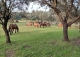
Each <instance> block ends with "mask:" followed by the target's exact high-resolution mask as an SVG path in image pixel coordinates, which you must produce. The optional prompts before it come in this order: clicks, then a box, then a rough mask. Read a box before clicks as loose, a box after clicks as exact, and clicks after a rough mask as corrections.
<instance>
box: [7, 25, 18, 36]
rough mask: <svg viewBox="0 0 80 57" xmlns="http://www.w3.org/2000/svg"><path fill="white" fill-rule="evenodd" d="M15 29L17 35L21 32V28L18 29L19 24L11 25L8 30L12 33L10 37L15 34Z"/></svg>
mask: <svg viewBox="0 0 80 57" xmlns="http://www.w3.org/2000/svg"><path fill="white" fill-rule="evenodd" d="M14 29H15V33H16V32H19V28H18V26H17V24H10V25H9V29H8V30H9V32H10V35H11V34H13V31H14Z"/></svg>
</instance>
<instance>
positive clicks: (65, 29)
mask: <svg viewBox="0 0 80 57" xmlns="http://www.w3.org/2000/svg"><path fill="white" fill-rule="evenodd" d="M63 37H64V41H69V39H68V25H67V22H64V23H63Z"/></svg>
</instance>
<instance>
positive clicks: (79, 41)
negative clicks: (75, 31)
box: [71, 36, 80, 46]
mask: <svg viewBox="0 0 80 57" xmlns="http://www.w3.org/2000/svg"><path fill="white" fill-rule="evenodd" d="M71 41H72V43H73V44H75V45H78V46H80V36H78V37H76V38H74V39H72V40H71Z"/></svg>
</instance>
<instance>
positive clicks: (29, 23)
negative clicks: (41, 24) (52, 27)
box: [26, 22, 34, 26]
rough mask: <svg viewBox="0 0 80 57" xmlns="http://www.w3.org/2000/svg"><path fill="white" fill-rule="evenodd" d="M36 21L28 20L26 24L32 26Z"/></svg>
mask: <svg viewBox="0 0 80 57" xmlns="http://www.w3.org/2000/svg"><path fill="white" fill-rule="evenodd" d="M33 24H34V23H33V22H28V23H26V26H32V25H33Z"/></svg>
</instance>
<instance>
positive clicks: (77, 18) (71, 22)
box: [68, 16, 80, 26]
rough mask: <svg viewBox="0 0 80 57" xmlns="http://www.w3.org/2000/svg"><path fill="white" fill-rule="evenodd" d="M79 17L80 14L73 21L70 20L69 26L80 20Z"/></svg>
mask: <svg viewBox="0 0 80 57" xmlns="http://www.w3.org/2000/svg"><path fill="white" fill-rule="evenodd" d="M79 19H80V16H78V17H76V18H74V20H72V21H70V22H69V23H68V26H70V25H71V24H73V23H74V22H76V21H77V20H79Z"/></svg>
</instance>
